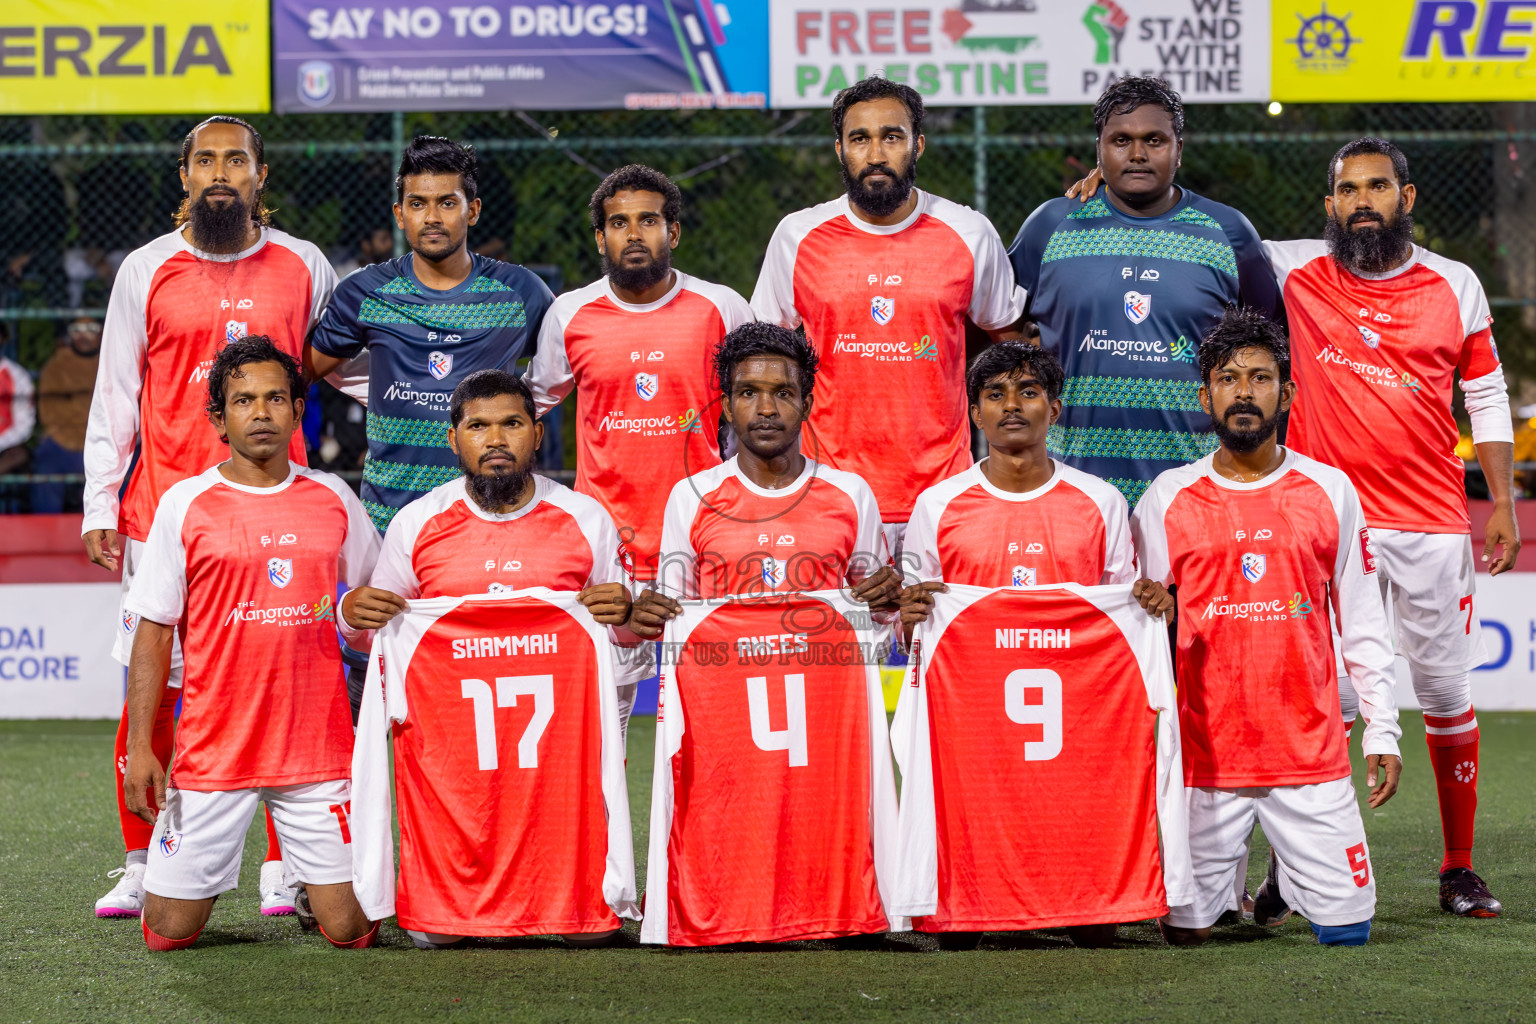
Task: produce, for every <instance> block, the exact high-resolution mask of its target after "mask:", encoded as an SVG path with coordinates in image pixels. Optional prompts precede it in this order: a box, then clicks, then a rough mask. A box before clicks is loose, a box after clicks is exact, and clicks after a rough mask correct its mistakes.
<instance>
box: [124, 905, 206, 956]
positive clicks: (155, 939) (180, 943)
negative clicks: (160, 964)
mask: <svg viewBox="0 0 1536 1024" xmlns="http://www.w3.org/2000/svg"><path fill="white" fill-rule="evenodd" d="M139 926H140V927H141V928H142V929H143V930H144V945H146V946H148V947H149V948H150V949H152V950H154V951H155V952H156V953H169V952H171V951H172V950H176V949H186V948H187V947H188V946H190V945H192V943H194V942H196V941H197V937H198V936H199V935H201V934H203V930H202V929H201V928H199V929H198V930H197V931H195V932H193V933H192V934H191V935H188V936H186V937H185V938H181V939H168V938H166V937H165V936H164V935H159V934H157V933H156V932H155V931H154V929H152V928H150V926H149V920H148V918H146V917H145V916H144V915H142V914H141V915H139Z"/></svg>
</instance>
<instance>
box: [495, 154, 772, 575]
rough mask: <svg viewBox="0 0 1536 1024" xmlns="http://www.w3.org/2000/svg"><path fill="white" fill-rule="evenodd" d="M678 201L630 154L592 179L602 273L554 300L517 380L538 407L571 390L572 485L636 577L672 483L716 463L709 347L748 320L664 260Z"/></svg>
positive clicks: (734, 301)
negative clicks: (611, 532)
mask: <svg viewBox="0 0 1536 1024" xmlns="http://www.w3.org/2000/svg"><path fill="white" fill-rule="evenodd" d="M682 207H683V196H682V193H681V192H680V191H679V190H678V187H677V186H676V185H674V184H673V183H672V182H671V181H670V180H669V179H668V178H667V176H666V175H664V174H662V173H661V172H660V171H657V170H654V169H652V168H650V167H646V166H644V165H642V164H630V165H629V166H627V167H621V168H619V169H618V170H616V171H614V172H613V173H612V174H610V175H608V177H606V178H604V179H603V183H602V184H601V185H599V186H598V187H597V191H595V192H593V193H592V230H593V232H594V234H595V235H596V236H597V251H598V252H599V253H601V254H602V257H603V276H602V277H601V278H599V279H598V280H596V281H594V282H592V283H591V284H589V285H587V286H586V287H585V288H578V289H576V290H575V291H571V292H566V293H565V294H564V295H562V296H560V297H559V298H558V299H556V300H555V303H554V305H553V306H551V307H550V310H549V313H548V314H547V315H546V316H545V318H544V326H543V328H542V329H541V330H540V331H539V347H538V351H537V352H536V353H535V354H534V357H533V361H532V362H530V363H529V364H528V372H527V374H526V376H525V378H524V379H525V380H527V382H528V386H529V387H531V388H532V389H533V396H534V400H535V401H536V402H537V403H538V408H539V415H541V416H542V415H543V414H544V413H546V412H548V411H549V410H550V409H552V408H554V407H555V406H556V405H557V404H559V402H560V401H561V399H563V398H564V397H565V396H566V395H568V394H569V393H570V392H571V390H572V389H573V388H574V389H576V391H577V392H578V394H579V395H580V398H581V405H580V412H581V418H580V420H579V421H578V422H577V425H576V449H577V457H576V490H577V491H579V492H581V493H582V494H590V495H592V497H594V498H596V499H597V500H598V501H600V502H602V504H603V507H604V508H606V509H607V510H608V514H609V515H611V516H612V517H613V521H614V523H616V524H617V525H618V528H619V531H620V535H621V536H622V537H623V539H624V546H625V548H626V549H627V550H628V552H629V554H630V557H631V558H633V560H634V572H635V579H637V580H642V581H644V582H647V583H649V582H651V581H652V580H654V579H655V578H656V555H657V551H658V550H659V549H660V547H661V516H662V511H663V509H664V508H665V507H666V501H667V495H668V494H669V493H671V490H672V485H673V484H675V483H677V482H678V481H679V480H681V479H683V477H685V476H687V475H688V474H689V473H696V472H698V471H699V470H701V469H706V468H708V467H710V466H715V465H718V464H719V463H720V441H719V430H718V429H717V421H718V419H719V408H718V405H719V400H720V393H719V391H718V390H717V387H716V385H715V376H714V374H713V373H712V372H711V371H710V359H711V357H712V356H713V354H714V350H715V346H716V345H718V344H719V343H720V339H721V338H723V337H725V336H726V334H727V333H729V332H730V331H733V330H735V329H736V328H737V327H740V326H741V325H742V324H744V323H747V322H749V321H750V320H752V318H753V317H752V310H751V307H749V306H748V305H747V303H746V300H745V299H743V298H742V297H741V296H739V295H737V294H736V293H735V292H734V291H732V290H731V289H729V288H727V287H725V286H724V285H719V284H711V283H710V282H708V281H701V280H700V279H698V278H696V277H693V276H691V275H688V274H685V273H683V272H682V271H680V270H674V269H673V267H672V250H673V249H675V248H677V243H678V241H679V239H680V238H681V237H682V225H681V224H680V223H679V222H678V219H679V217H680V216H681V215H682ZM637 467H644V471H643V472H637Z"/></svg>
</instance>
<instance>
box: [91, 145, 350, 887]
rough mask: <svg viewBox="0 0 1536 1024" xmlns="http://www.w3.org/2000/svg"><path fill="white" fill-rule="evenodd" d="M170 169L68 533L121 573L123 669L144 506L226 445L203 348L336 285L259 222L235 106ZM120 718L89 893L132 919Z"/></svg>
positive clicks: (178, 670) (296, 326)
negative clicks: (119, 860) (169, 207)
mask: <svg viewBox="0 0 1536 1024" xmlns="http://www.w3.org/2000/svg"><path fill="white" fill-rule="evenodd" d="M180 174H181V185H182V190H183V191H184V192H185V193H186V199H184V200H183V201H182V204H181V208H180V209H179V210H177V212H176V229H175V230H174V231H171V232H170V233H169V234H165V235H161V236H160V237H159V238H157V239H155V240H154V241H152V242H150V243H149V244H148V245H145V246H143V247H142V248H140V249H136V250H134V251H133V252H132V253H130V254H129V255H128V257H127V258H126V259H125V260H124V261H123V265H122V268H121V270H119V272H118V275H117V280H116V283H115V284H114V285H113V288H112V297H111V299H110V300H109V301H108V303H107V317H106V322H105V324H104V325H103V329H102V338H101V364H100V369H99V370H98V372H97V377H96V390H95V394H94V395H93V396H92V398H91V412H90V418H89V420H88V422H87V425H86V438H85V452H84V460H85V495H84V504H85V516H84V522H83V523H82V526H81V529H82V531H83V534H84V537H83V539H84V541H85V549H86V552H87V553H88V554H89V555H90V558H91V561H93V562H95V563H96V564H97V565H100V566H102V567H103V568H105V569H108V570H111V571H114V572H115V571H117V570H118V569H121V570H122V576H123V604H122V605H121V606H120V608H119V614H118V625H117V627H116V633H117V645H116V647H115V648H114V651H113V653H114V655H115V656H116V658H117V660H118V661H120V662H122V663H123V664H124V665H126V664H128V658H129V655H130V653H131V651H132V649H133V637H134V631H135V627H136V626H137V625H138V619H137V616H134V615H131V614H129V613H128V612H127V610H126V607H127V602H128V598H129V595H130V594H131V592H132V589H133V579H134V575H135V573H136V571H137V570H138V568H139V564H140V561H141V559H142V558H143V555H144V541H145V540H146V538H147V537H148V536H149V528H150V523H151V522H152V521H153V519H154V514H155V508H156V506H157V505H158V504H159V501H160V498H161V496H162V495H164V494H165V492H166V491H167V490H169V489H170V488H171V486H172V485H173V484H176V483H179V482H180V481H182V480H184V479H186V478H188V477H189V476H195V475H196V474H198V473H201V472H203V471H204V470H206V469H208V468H209V467H210V466H212V465H214V464H215V463H218V462H222V461H223V460H224V458H225V455H226V452H225V450H224V447H223V445H222V444H220V442H219V439H218V436H217V435H216V434H215V433H214V432H213V431H211V430H209V429H208V422H207V414H206V413H205V412H204V409H203V403H204V398H205V395H204V390H205V385H206V382H207V379H208V372H209V370H210V368H211V367H212V366H213V363H214V357H215V356H216V355H217V353H218V351H219V349H220V348H221V347H223V346H224V345H226V344H228V343H229V342H232V341H237V340H239V339H240V338H244V337H246V336H247V335H266V336H267V337H269V338H271V339H272V341H273V343H274V344H276V345H277V347H278V348H280V349H281V350H282V351H284V352H286V353H288V354H289V355H292V356H294V357H295V358H297V357H298V356H299V354H300V352H301V351H302V349H303V346H304V340H305V338H306V337H307V336H308V334H309V332H310V329H311V328H312V327H313V326H314V324H315V322H316V321H317V320H318V319H319V318H320V313H321V311H322V310H323V309H325V306H326V303H327V302H329V301H330V298H331V293H332V291H334V290H335V287H336V274H335V272H334V271H332V270H331V265H330V264H329V263H328V262H326V259H325V257H324V255H322V254H321V252H320V250H319V249H317V248H316V247H315V246H314V245H312V244H311V243H309V242H305V241H302V240H300V239H297V238H294V237H293V236H292V235H289V234H286V233H285V232H282V231H278V230H276V229H275V228H273V227H271V226H270V216H269V211H268V210H267V207H266V204H265V203H264V202H263V200H262V196H263V193H264V191H265V189H266V183H267V165H266V163H265V162H264V160H263V147H262V141H261V135H260V133H259V132H257V131H256V129H255V128H253V127H251V126H250V125H249V124H247V123H246V122H245V121H242V120H241V119H240V118H238V117H228V116H225V115H217V116H214V117H210V118H208V119H207V120H206V121H204V122H202V123H201V124H199V125H198V126H197V127H195V128H193V129H192V130H191V131H190V132H188V133H187V136H186V138H185V139H183V140H182V144H181V170H180ZM135 454H137V460H136V461H135ZM289 457H290V458H291V459H293V461H294V462H297V463H298V464H299V465H301V466H302V465H303V464H304V439H303V435H302V434H300V433H297V432H296V433H295V434H294V435H293V439H292V442H291V444H290V446H289ZM125 477H126V478H127V486H126V487H124V485H123V481H124V478H125ZM120 491H121V494H122V497H121V501H120V500H119V492H120ZM181 676H182V658H181V648H180V645H179V643H178V644H176V646H174V648H173V650H172V662H171V674H170V684H169V685H168V686H167V687H166V688H165V693H164V699H163V700H162V702H161V704H160V707H159V710H158V712H157V713H156V715H155V721H154V729H153V743H154V748H155V751H156V753H157V756H159V757H160V758H161V760H162V761H164V760H165V759H166V758H168V757H169V756H170V751H171V739H172V728H173V720H172V715H173V712H174V709H175V706H176V701H177V698H178V697H179V696H180V687H181ZM127 723H128V720H127V716H126V714H125V715H124V718H123V722H122V724H121V726H120V727H119V729H118V735H117V749H116V762H117V776H116V778H117V783H118V785H117V791H118V792H117V801H118V816H119V819H120V821H121V823H122V830H123V840H124V844H125V846H126V848H127V851H128V852H127V862H126V864H125V865H124V867H123V868H122V869H121V871H114V872H113V874H120V875H121V877H120V878H119V880H118V882H117V884H116V886H114V887H113V889H112V890H111V892H109V893H107V895H105V896H103V897H102V898H101V899H100V900H98V901H97V903H96V916H98V917H138V916H139V914H140V912H141V910H142V909H143V905H144V866H145V863H146V858H147V852H146V851H147V848H148V846H149V841H150V834H151V831H152V829H153V826H152V825H151V824H150V823H149V822H146V821H143V820H141V819H140V818H139V817H137V816H136V815H134V814H132V813H130V812H129V810H128V806H127V803H126V802H125V797H124V793H123V766H124V763H125V759H126V756H127V737H128V733H127ZM267 824H268V837H269V847H268V861H267V863H266V864H265V865H263V867H262V872H261V878H262V884H261V893H262V912H263V913H267V914H291V913H293V912H294V910H293V893H292V891H291V890H289V889H288V888H287V887H286V886H284V885H283V884H282V865H281V863H280V862H279V852H278V844H277V838H276V833H275V832H274V831H273V829H272V823H271V818H270V816H269V817H268V822H267Z"/></svg>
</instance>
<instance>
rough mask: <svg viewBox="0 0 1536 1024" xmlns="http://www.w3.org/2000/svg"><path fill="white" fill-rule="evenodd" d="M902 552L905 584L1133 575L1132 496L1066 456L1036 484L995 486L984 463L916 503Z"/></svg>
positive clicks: (1045, 582) (1021, 583)
mask: <svg viewBox="0 0 1536 1024" xmlns="http://www.w3.org/2000/svg"><path fill="white" fill-rule="evenodd" d="M902 561H903V562H905V564H904V565H903V566H902V570H903V573H904V574H905V576H906V578H907V582H908V583H916V582H918V581H920V580H944V581H945V582H948V583H964V584H968V585H971V586H977V587H1033V586H1042V587H1043V586H1055V585H1056V584H1059V583H1081V584H1083V585H1084V586H1097V585H1098V584H1100V583H1130V582H1132V581H1133V580H1134V579H1135V578H1136V556H1135V553H1134V552H1133V551H1132V550H1131V524H1130V513H1129V511H1128V510H1127V509H1126V507H1125V498H1123V497H1121V495H1120V492H1119V491H1117V490H1115V488H1114V487H1112V486H1110V485H1109V484H1108V483H1106V482H1105V481H1103V480H1100V479H1099V478H1098V477H1096V476H1090V475H1089V474H1087V473H1084V472H1082V471H1080V470H1076V469H1073V468H1072V467H1071V466H1068V465H1066V464H1065V463H1061V462H1056V463H1054V464H1053V469H1052V473H1051V479H1050V480H1049V481H1048V482H1046V484H1045V485H1044V486H1042V487H1039V488H1036V489H1035V490H1033V491H1025V492H1022V493H1017V494H1015V493H1013V492H1011V491H1004V490H1000V489H998V488H997V487H995V486H993V485H992V483H991V481H989V480H988V479H987V477H986V474H985V473H983V472H982V471H981V464H980V463H978V464H977V465H975V466H972V467H971V468H970V469H967V470H966V471H965V472H963V473H959V474H956V475H955V476H952V477H950V478H949V479H948V480H945V481H944V482H943V483H940V484H935V485H934V486H932V487H930V488H928V490H926V491H924V492H923V493H922V494H919V495H918V496H917V504H916V505H914V506H913V508H912V521H911V522H910V523H908V524H907V537H906V542H905V544H904V545H903V557H902Z"/></svg>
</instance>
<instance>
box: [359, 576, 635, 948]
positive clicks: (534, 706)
mask: <svg viewBox="0 0 1536 1024" xmlns="http://www.w3.org/2000/svg"><path fill="white" fill-rule="evenodd" d="M386 733H390V734H392V736H393V748H394V766H395V784H394V794H393V795H394V797H395V798H397V799H398V800H399V814H400V874H399V884H398V888H397V886H396V878H395V844H394V838H393V835H392V833H391V829H390V811H391V791H390V777H389V766H390V745H389V744H387V743H386V742H385V735H386ZM351 827H352V871H353V879H352V887H353V891H354V892H355V893H356V894H357V899H358V902H359V903H360V904H361V905H362V908H363V912H364V913H366V914H367V915H368V916H369V917H370V918H372V919H373V920H375V921H377V920H381V919H383V918H386V917H389V916H390V915H391V914H395V915H397V916H398V918H399V922H400V927H402V928H410V929H414V930H417V931H425V932H436V933H439V934H449V935H546V934H552V933H574V932H601V931H608V930H609V929H612V928H617V927H618V926H619V924H620V922H619V920H618V918H619V917H626V918H629V919H630V920H639V919H640V913H639V910H638V909H637V908H636V905H635V858H634V845H633V844H634V840H633V837H632V835H631V833H630V825H629V795H628V793H627V792H626V790H625V788H624V743H623V739H622V738H621V736H620V732H619V708H618V702H617V698H616V696H615V694H614V684H613V668H612V663H611V651H610V649H609V646H608V639H607V637H606V635H605V633H604V631H603V629H602V628H601V627H600V626H598V625H597V624H596V623H594V622H593V621H592V616H590V615H589V614H587V610H586V609H585V608H583V607H582V606H581V604H580V603H578V602H577V601H576V598H575V595H574V594H570V593H566V592H560V591H553V590H542V589H535V590H532V591H528V592H526V593H519V594H512V595H480V596H477V597H472V598H434V599H431V600H423V601H412V602H411V605H410V608H409V610H407V611H406V612H404V613H403V614H401V615H397V616H396V617H395V618H393V619H391V620H390V622H389V624H388V625H386V626H385V627H384V628H383V629H381V630H379V631H378V633H377V636H376V637H375V640H374V648H373V654H372V657H370V658H369V663H368V682H367V685H366V687H365V689H364V691H363V703H362V712H361V714H360V715H359V716H358V723H357V749H356V751H355V752H354V753H353V757H352V811H351ZM615 915H617V916H615Z"/></svg>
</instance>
